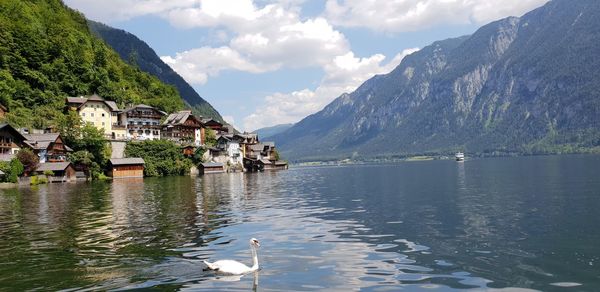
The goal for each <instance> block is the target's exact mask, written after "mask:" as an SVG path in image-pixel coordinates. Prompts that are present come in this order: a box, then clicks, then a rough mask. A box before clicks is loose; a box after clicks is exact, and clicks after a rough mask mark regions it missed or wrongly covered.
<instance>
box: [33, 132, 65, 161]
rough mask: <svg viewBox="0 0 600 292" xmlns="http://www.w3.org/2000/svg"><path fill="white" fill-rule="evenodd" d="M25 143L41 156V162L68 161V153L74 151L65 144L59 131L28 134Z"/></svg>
mask: <svg viewBox="0 0 600 292" xmlns="http://www.w3.org/2000/svg"><path fill="white" fill-rule="evenodd" d="M23 136H24V137H25V138H26V139H27V140H26V141H25V144H26V145H27V146H28V147H29V148H31V149H32V150H33V152H34V153H35V154H37V155H38V156H39V158H40V163H46V162H64V161H67V154H68V153H69V152H71V151H73V150H72V149H71V148H69V147H68V146H67V145H65V143H64V141H63V139H62V137H61V136H60V134H58V133H47V134H26V135H23Z"/></svg>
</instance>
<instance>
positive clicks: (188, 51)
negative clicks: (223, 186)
mask: <svg viewBox="0 0 600 292" xmlns="http://www.w3.org/2000/svg"><path fill="white" fill-rule="evenodd" d="M546 1H547V0H370V1H366V0H327V1H325V0H324V1H310V0H308V1H305V0H272V1H269V0H256V1H253V0H103V1H97V0H65V3H66V4H67V5H69V6H70V7H72V8H75V9H77V10H79V11H81V12H83V13H84V14H85V15H86V16H87V17H88V18H91V19H93V20H97V21H101V22H103V23H106V24H108V25H111V26H113V27H117V28H121V29H124V30H126V31H129V32H131V33H133V34H135V35H136V36H138V37H139V38H140V39H142V40H144V41H145V42H147V43H148V44H149V45H150V46H151V47H152V48H153V49H154V50H155V51H156V53H157V54H158V55H159V56H161V58H162V59H163V60H164V61H165V62H166V63H167V64H169V65H170V66H171V67H172V68H173V69H175V70H176V71H177V72H178V73H179V74H180V75H182V76H183V77H184V78H185V79H186V80H187V81H188V82H189V83H190V84H191V85H192V86H193V87H194V89H196V91H197V92H198V93H199V94H200V95H201V96H202V97H203V98H204V99H206V100H208V101H209V102H210V103H211V104H212V105H213V106H214V107H215V108H216V109H217V110H218V111H219V112H220V113H221V114H222V115H223V116H224V117H225V119H226V120H228V121H230V122H232V123H233V124H234V125H235V126H236V127H237V128H238V129H241V130H248V131H251V130H255V129H257V128H261V127H266V126H273V125H277V124H282V123H293V122H297V121H299V120H301V119H302V118H304V117H305V116H307V115H310V114H312V113H315V112H317V111H319V110H321V109H322V108H323V107H324V106H325V105H327V104H328V103H329V102H331V101H332V100H333V99H335V98H337V97H338V96H339V95H341V94H342V93H344V92H351V91H352V90H354V89H355V88H356V87H358V86H359V85H360V84H361V83H362V82H364V81H365V80H367V79H368V78H370V77H372V76H373V75H375V74H382V73H387V72H389V71H391V70H392V69H393V68H394V67H396V66H397V65H398V64H399V63H400V62H401V60H402V58H403V57H404V56H405V55H407V54H410V53H412V52H414V51H416V50H418V49H420V48H423V47H424V46H426V45H428V44H430V43H432V42H433V41H436V40H441V39H446V38H450V37H457V36H462V35H466V34H471V33H473V32H474V31H475V30H476V29H477V28H478V27H480V26H481V25H483V24H485V23H488V22H490V21H493V20H496V19H500V18H503V17H507V16H520V15H522V14H523V13H525V12H527V11H529V10H532V9H534V8H536V7H539V6H541V5H543V4H544V3H545V2H546Z"/></svg>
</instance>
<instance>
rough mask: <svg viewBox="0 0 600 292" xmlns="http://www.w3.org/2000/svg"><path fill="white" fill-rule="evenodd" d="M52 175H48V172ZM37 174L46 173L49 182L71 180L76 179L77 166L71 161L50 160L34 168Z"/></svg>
mask: <svg viewBox="0 0 600 292" xmlns="http://www.w3.org/2000/svg"><path fill="white" fill-rule="evenodd" d="M50 171H51V172H52V175H46V174H47V173H48V172H50ZM34 173H35V174H36V175H46V177H47V178H48V182H51V183H52V182H69V181H74V180H75V179H76V177H75V168H74V167H73V165H72V164H71V163H70V162H48V163H41V164H39V165H38V167H37V168H36V169H35V170H34Z"/></svg>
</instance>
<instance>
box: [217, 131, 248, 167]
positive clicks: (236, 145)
mask: <svg viewBox="0 0 600 292" xmlns="http://www.w3.org/2000/svg"><path fill="white" fill-rule="evenodd" d="M240 142H241V139H240V138H239V137H237V136H236V135H223V136H220V137H219V138H218V139H217V146H216V148H217V149H219V150H220V152H221V153H223V155H225V156H226V160H227V162H229V163H230V164H231V165H236V164H240V165H241V164H242V163H243V162H244V156H243V155H242V150H241V147H240Z"/></svg>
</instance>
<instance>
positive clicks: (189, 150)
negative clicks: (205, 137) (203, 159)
mask: <svg viewBox="0 0 600 292" xmlns="http://www.w3.org/2000/svg"><path fill="white" fill-rule="evenodd" d="M196 149H198V148H197V147H196V146H193V145H185V146H182V147H181V150H182V152H183V155H184V156H186V157H192V156H194V154H196Z"/></svg>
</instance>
